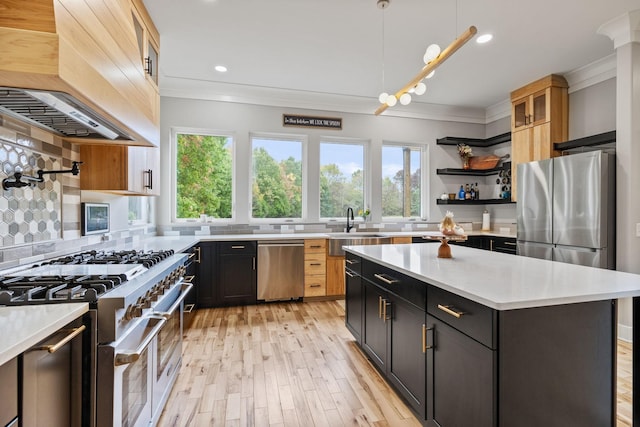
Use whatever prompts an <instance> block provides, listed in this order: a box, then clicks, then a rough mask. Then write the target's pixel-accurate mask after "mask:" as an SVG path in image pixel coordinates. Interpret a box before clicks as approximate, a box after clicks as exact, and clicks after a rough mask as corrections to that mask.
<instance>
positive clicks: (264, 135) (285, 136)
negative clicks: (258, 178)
mask: <svg viewBox="0 0 640 427" xmlns="http://www.w3.org/2000/svg"><path fill="white" fill-rule="evenodd" d="M254 139H266V140H274V141H291V142H300V145H301V153H300V155H301V156H302V157H301V163H302V171H301V178H302V185H301V191H302V198H301V212H300V217H299V218H256V217H254V216H253V140H254ZM248 143H249V154H250V159H249V167H248V188H249V191H248V201H247V203H248V204H247V206H248V212H247V217H248V218H249V223H254V224H255V223H257V224H295V223H302V222H305V221H307V217H308V214H307V212H308V208H307V200H308V199H307V198H308V192H309V191H308V187H309V185H308V179H307V177H308V175H307V174H308V172H307V170H308V160H307V158H308V156H307V153H308V144H309V135H305V134H296V133H276V132H249V137H248Z"/></svg>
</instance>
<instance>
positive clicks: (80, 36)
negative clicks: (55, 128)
mask: <svg viewBox="0 0 640 427" xmlns="http://www.w3.org/2000/svg"><path fill="white" fill-rule="evenodd" d="M134 16H136V17H137V19H139V22H138V24H137V25H140V26H141V29H142V43H143V44H142V45H141V46H142V53H143V55H145V56H144V57H149V58H150V62H151V64H152V66H151V68H150V69H151V70H152V75H151V76H148V74H147V73H146V72H145V68H144V61H142V60H141V50H140V45H139V44H138V37H137V35H136V26H135V25H136V24H134ZM0 39H1V40H2V41H3V43H1V44H0V56H1V57H2V61H0V86H6V87H13V88H21V89H39V90H46V91H59V92H64V93H66V94H68V95H70V96H72V97H73V98H75V99H76V100H77V101H79V102H80V103H82V104H84V106H86V107H88V108H89V109H90V110H92V111H94V112H95V113H97V114H98V115H100V116H102V117H104V118H105V119H107V120H108V121H109V122H110V123H111V124H113V125H114V126H116V127H118V128H119V129H121V130H123V131H124V132H125V133H126V134H127V135H129V136H130V137H131V140H126V139H122V140H118V141H113V143H118V144H128V145H146V146H159V145H160V93H159V91H158V86H157V64H158V60H157V57H158V55H159V53H160V49H159V48H160V45H159V35H158V32H157V30H156V28H155V26H154V25H153V21H152V20H151V19H150V17H149V15H148V13H147V12H146V9H145V8H144V4H143V3H142V0H109V1H92V0H33V1H19V0H8V1H4V2H3V3H2V13H0ZM154 59H155V60H154ZM65 139H67V140H69V141H70V142H74V143H82V142H84V143H92V144H95V143H102V144H104V143H112V142H111V141H110V140H106V139H97V138H92V139H83V138H81V137H65Z"/></svg>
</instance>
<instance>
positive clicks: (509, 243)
mask: <svg viewBox="0 0 640 427" xmlns="http://www.w3.org/2000/svg"><path fill="white" fill-rule="evenodd" d="M504 244H505V245H509V246H516V244H515V243H513V242H504Z"/></svg>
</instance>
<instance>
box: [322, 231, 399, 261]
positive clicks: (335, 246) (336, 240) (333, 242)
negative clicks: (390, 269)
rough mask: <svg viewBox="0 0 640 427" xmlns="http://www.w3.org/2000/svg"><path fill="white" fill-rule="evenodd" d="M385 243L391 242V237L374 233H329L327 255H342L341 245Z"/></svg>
mask: <svg viewBox="0 0 640 427" xmlns="http://www.w3.org/2000/svg"><path fill="white" fill-rule="evenodd" d="M386 243H391V237H388V236H383V235H380V234H375V233H357V232H356V233H331V234H329V255H331V256H344V251H343V250H342V247H343V246H350V245H354V246H355V245H381V244H386Z"/></svg>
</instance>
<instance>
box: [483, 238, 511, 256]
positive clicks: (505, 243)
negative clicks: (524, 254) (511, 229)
mask: <svg viewBox="0 0 640 427" xmlns="http://www.w3.org/2000/svg"><path fill="white" fill-rule="evenodd" d="M489 249H490V250H492V251H496V252H502V253H505V254H513V255H515V254H516V239H514V238H512V237H489Z"/></svg>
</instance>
